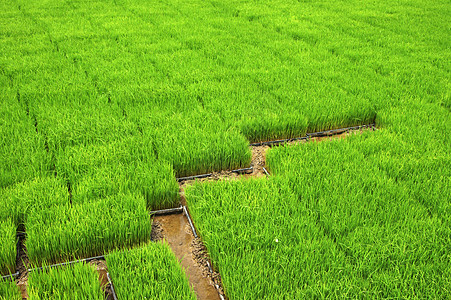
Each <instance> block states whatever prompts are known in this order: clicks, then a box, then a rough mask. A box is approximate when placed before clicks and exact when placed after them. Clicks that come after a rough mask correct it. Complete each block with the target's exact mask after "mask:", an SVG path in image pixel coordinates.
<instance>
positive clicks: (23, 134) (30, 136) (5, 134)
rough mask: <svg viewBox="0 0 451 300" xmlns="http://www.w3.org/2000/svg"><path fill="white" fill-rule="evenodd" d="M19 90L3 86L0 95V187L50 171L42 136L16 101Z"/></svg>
mask: <svg viewBox="0 0 451 300" xmlns="http://www.w3.org/2000/svg"><path fill="white" fill-rule="evenodd" d="M16 94H17V92H13V91H12V90H11V89H6V88H4V87H3V86H2V93H1V95H0V102H1V107H0V137H1V138H0V188H2V187H6V186H8V185H11V184H14V183H17V182H20V181H24V180H28V179H32V178H33V177H35V176H38V175H42V174H47V173H48V170H49V169H50V164H49V158H48V155H47V153H46V151H45V148H44V139H43V137H42V136H41V135H40V134H38V133H37V132H36V129H35V127H34V125H33V121H32V120H31V119H30V118H28V116H27V114H26V112H25V110H23V109H22V108H21V106H20V105H19V103H18V102H17V97H19V96H18V95H16Z"/></svg>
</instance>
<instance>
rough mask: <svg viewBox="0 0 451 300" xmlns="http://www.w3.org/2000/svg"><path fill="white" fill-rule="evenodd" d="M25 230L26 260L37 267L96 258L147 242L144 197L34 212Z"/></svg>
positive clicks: (113, 198) (148, 229) (148, 227)
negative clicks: (76, 259) (78, 259)
mask: <svg viewBox="0 0 451 300" xmlns="http://www.w3.org/2000/svg"><path fill="white" fill-rule="evenodd" d="M25 227H26V229H27V239H26V241H25V244H26V247H27V251H28V257H29V259H30V262H32V263H34V264H38V265H39V264H41V263H42V262H43V261H47V262H51V263H53V262H60V261H66V260H70V259H75V258H77V257H92V256H97V255H101V254H103V253H106V252H108V251H110V250H112V249H116V248H123V247H129V246H132V245H137V244H140V243H142V242H145V241H148V240H149V239H150V232H151V220H150V216H149V213H148V211H147V210H146V200H145V199H144V197H143V196H141V195H136V194H117V195H114V196H110V197H106V198H100V199H98V200H97V201H91V202H89V203H81V204H75V203H74V204H73V205H72V206H71V205H59V206H54V207H51V208H49V209H46V210H34V211H32V212H31V213H30V214H29V217H28V220H27V223H26V224H25Z"/></svg>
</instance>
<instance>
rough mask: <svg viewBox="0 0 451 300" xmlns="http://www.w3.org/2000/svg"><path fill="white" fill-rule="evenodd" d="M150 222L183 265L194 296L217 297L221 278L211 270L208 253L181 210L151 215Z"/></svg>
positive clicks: (201, 297)
mask: <svg viewBox="0 0 451 300" xmlns="http://www.w3.org/2000/svg"><path fill="white" fill-rule="evenodd" d="M153 224H156V227H157V228H158V230H159V231H160V232H159V235H160V239H164V240H165V241H166V242H167V243H168V244H169V246H170V247H171V249H172V252H173V253H174V254H175V256H176V257H177V259H178V260H179V262H180V265H181V266H182V267H183V268H184V270H185V273H186V275H187V277H188V279H189V282H190V285H191V287H192V288H193V290H194V292H195V293H196V295H197V299H200V300H204V299H205V300H207V299H212V300H215V299H217V300H220V299H221V298H220V296H219V293H218V290H217V289H216V285H217V286H218V287H219V288H220V287H221V278H220V276H219V274H217V273H213V274H212V273H210V271H209V269H208V265H207V261H208V260H209V259H208V256H207V252H206V251H203V252H202V250H203V249H205V247H203V246H202V243H201V241H200V240H199V239H196V238H194V236H193V233H192V230H191V227H190V225H189V223H188V219H187V218H186V216H185V215H184V214H182V213H177V214H171V215H165V216H154V217H153ZM202 247H203V248H202ZM220 293H221V294H222V295H223V294H224V293H223V292H222V288H220Z"/></svg>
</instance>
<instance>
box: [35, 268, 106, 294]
mask: <svg viewBox="0 0 451 300" xmlns="http://www.w3.org/2000/svg"><path fill="white" fill-rule="evenodd" d="M28 295H29V299H36V300H38V299H67V300H69V299H93V300H101V299H104V297H105V296H104V294H103V291H102V287H101V285H100V281H99V274H98V273H97V271H96V269H95V267H94V266H92V265H88V264H83V263H77V264H73V265H70V266H65V267H59V268H49V269H45V270H43V271H34V272H32V273H30V275H29V277H28Z"/></svg>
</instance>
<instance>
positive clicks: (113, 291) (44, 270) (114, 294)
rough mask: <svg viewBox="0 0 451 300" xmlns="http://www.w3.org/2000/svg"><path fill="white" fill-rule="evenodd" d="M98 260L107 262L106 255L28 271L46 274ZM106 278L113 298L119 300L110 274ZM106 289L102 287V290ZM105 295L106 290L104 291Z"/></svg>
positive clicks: (106, 295)
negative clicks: (52, 270)
mask: <svg viewBox="0 0 451 300" xmlns="http://www.w3.org/2000/svg"><path fill="white" fill-rule="evenodd" d="M96 260H100V261H105V256H104V255H99V256H95V257H89V258H85V259H78V260H73V261H69V262H64V263H58V264H53V265H48V266H41V267H37V268H32V269H28V272H29V273H34V272H37V273H39V272H46V271H47V270H49V269H58V268H65V267H70V266H73V265H76V264H80V263H81V264H87V263H90V262H93V261H96ZM106 277H107V281H108V285H109V286H110V288H111V296H112V297H113V299H114V300H117V296H116V293H115V290H114V285H113V282H112V280H111V278H110V275H109V273H108V272H107V273H106ZM104 288H106V286H105V287H102V289H104ZM104 292H105V293H107V292H106V290H105V291H104ZM105 298H106V299H108V294H105Z"/></svg>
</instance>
